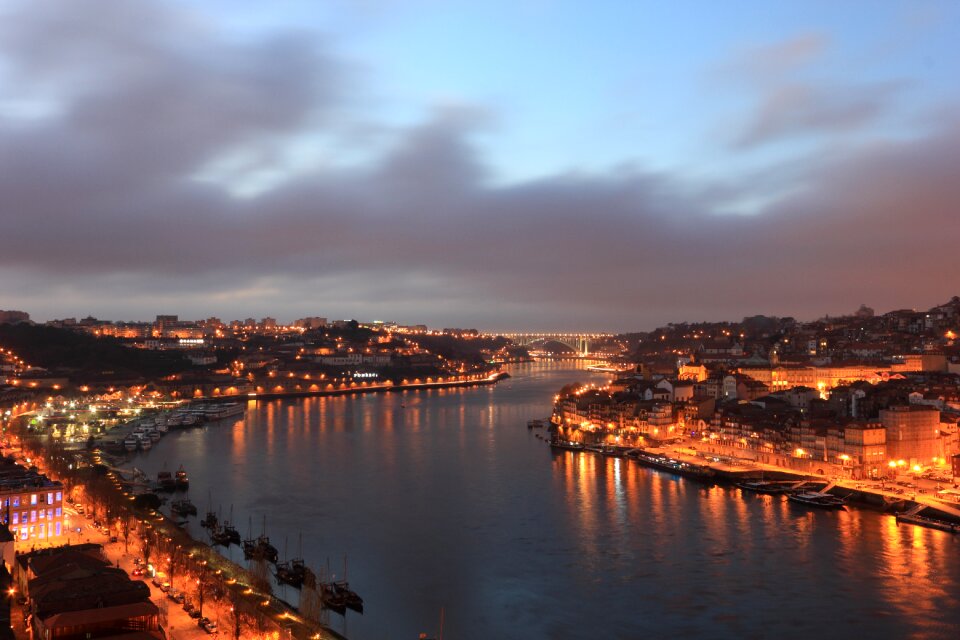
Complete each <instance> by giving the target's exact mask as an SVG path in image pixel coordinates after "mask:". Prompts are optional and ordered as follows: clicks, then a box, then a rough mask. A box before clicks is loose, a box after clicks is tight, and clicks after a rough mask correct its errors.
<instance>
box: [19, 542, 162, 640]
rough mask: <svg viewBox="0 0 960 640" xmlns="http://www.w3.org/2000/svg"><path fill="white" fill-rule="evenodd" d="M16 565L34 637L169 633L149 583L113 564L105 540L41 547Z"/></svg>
mask: <svg viewBox="0 0 960 640" xmlns="http://www.w3.org/2000/svg"><path fill="white" fill-rule="evenodd" d="M16 564H17V573H18V575H17V578H18V583H19V585H20V588H21V590H22V592H23V594H24V595H25V596H26V597H27V605H26V610H27V612H28V621H29V624H30V629H31V632H32V634H31V635H32V637H34V638H43V639H45V640H46V639H60V640H73V639H74V638H76V639H77V640H79V639H81V638H101V637H110V636H122V637H124V638H143V639H149V638H163V637H164V634H163V631H162V630H161V629H160V622H159V614H160V610H159V608H158V607H157V605H155V604H154V603H153V602H151V601H150V589H149V587H147V585H146V584H144V583H143V581H141V580H131V579H130V577H129V576H128V575H127V573H126V572H125V571H123V570H122V569H117V568H114V567H112V566H111V565H110V563H109V562H108V561H107V560H106V559H105V558H104V557H103V554H102V548H101V547H100V545H93V544H84V545H73V546H65V547H55V548H51V549H41V550H39V551H33V552H30V553H26V554H21V555H19V556H17V563H16Z"/></svg>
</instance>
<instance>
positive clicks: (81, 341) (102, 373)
mask: <svg viewBox="0 0 960 640" xmlns="http://www.w3.org/2000/svg"><path fill="white" fill-rule="evenodd" d="M0 346H2V347H5V348H7V349H12V350H13V352H14V353H15V354H16V355H17V356H19V357H20V358H23V361H24V362H26V363H27V364H29V365H31V366H37V367H43V368H45V369H49V370H50V371H51V372H54V373H57V374H60V375H65V376H67V377H69V378H70V379H71V380H73V381H74V382H83V383H92V382H96V381H98V380H121V379H122V380H126V379H131V378H145V379H152V378H158V377H162V376H165V375H169V374H171V373H176V372H178V371H183V370H185V369H190V368H191V364H190V361H189V360H187V359H186V358H185V357H184V356H183V354H181V353H176V352H168V351H151V350H148V349H131V348H129V347H125V346H123V344H122V343H121V342H120V341H118V340H116V339H115V338H94V337H93V336H89V335H86V334H82V333H77V332H75V331H70V330H67V329H56V328H53V327H46V326H38V325H29V324H0Z"/></svg>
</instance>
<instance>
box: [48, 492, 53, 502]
mask: <svg viewBox="0 0 960 640" xmlns="http://www.w3.org/2000/svg"><path fill="white" fill-rule="evenodd" d="M47 504H53V493H52V492H51V493H48V494H47Z"/></svg>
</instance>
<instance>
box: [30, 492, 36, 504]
mask: <svg viewBox="0 0 960 640" xmlns="http://www.w3.org/2000/svg"><path fill="white" fill-rule="evenodd" d="M30 504H37V494H35V493H31V494H30Z"/></svg>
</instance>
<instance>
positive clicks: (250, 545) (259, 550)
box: [243, 535, 280, 563]
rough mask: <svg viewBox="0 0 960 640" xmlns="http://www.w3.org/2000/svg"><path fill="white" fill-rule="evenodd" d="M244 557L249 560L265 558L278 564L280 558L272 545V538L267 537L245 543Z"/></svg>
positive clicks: (252, 539) (251, 539)
mask: <svg viewBox="0 0 960 640" xmlns="http://www.w3.org/2000/svg"><path fill="white" fill-rule="evenodd" d="M243 556H244V557H245V558H247V559H249V558H263V559H264V560H268V561H270V562H273V563H276V562H277V560H278V559H279V558H280V553H279V552H278V551H277V548H276V547H275V546H273V545H272V544H270V538H268V537H267V536H265V535H260V536H257V537H256V538H250V539H247V540H244V541H243Z"/></svg>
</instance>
